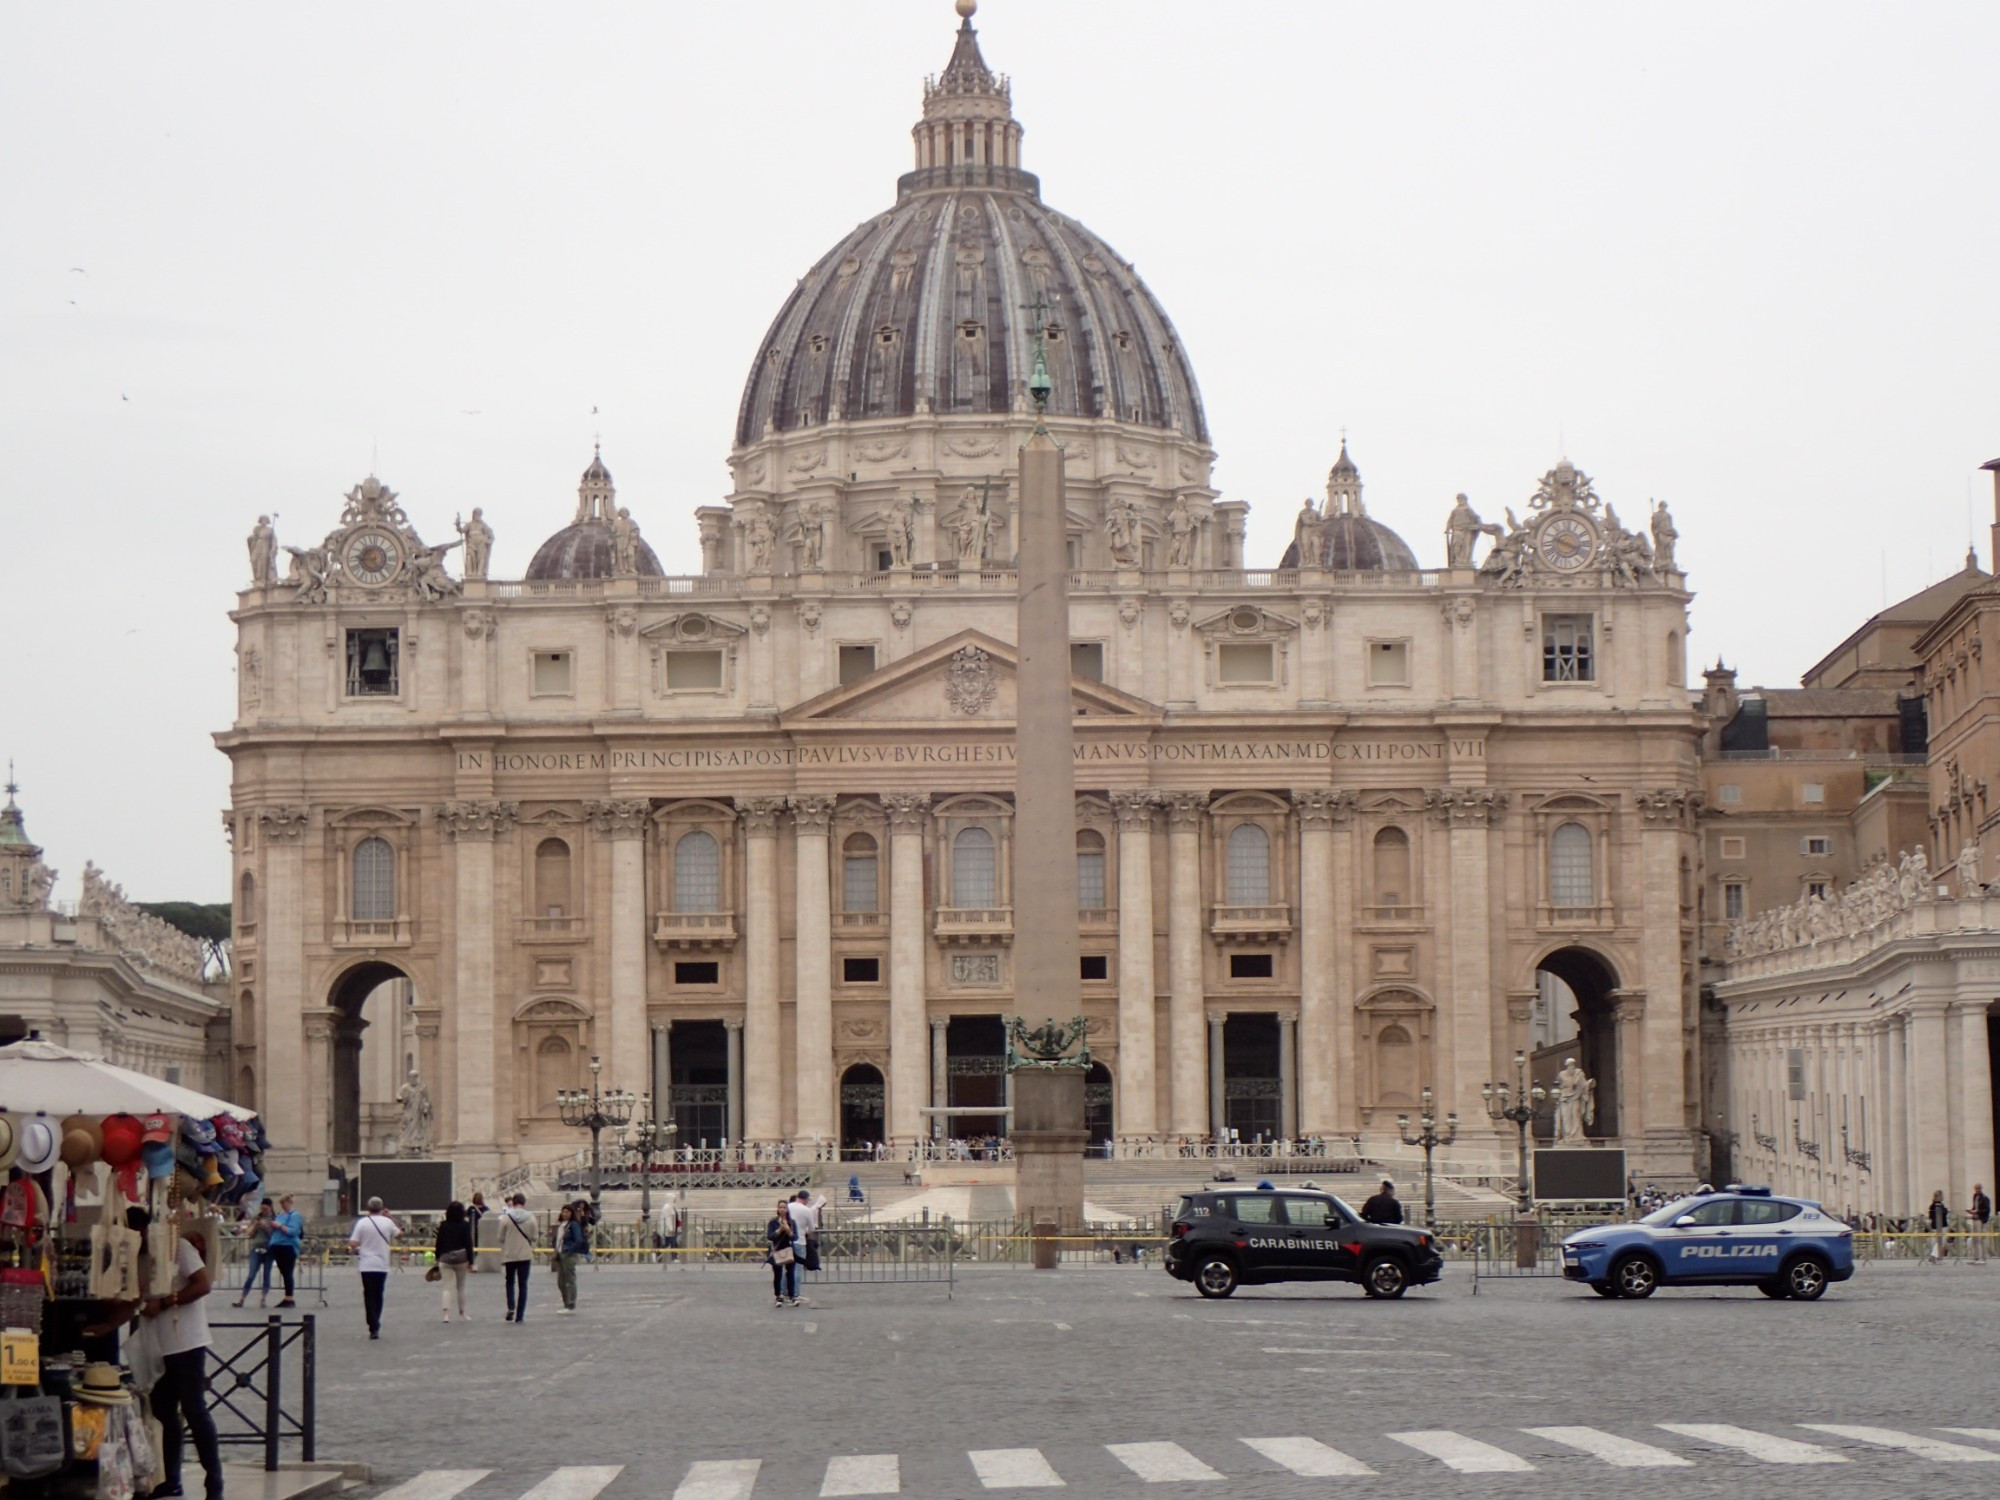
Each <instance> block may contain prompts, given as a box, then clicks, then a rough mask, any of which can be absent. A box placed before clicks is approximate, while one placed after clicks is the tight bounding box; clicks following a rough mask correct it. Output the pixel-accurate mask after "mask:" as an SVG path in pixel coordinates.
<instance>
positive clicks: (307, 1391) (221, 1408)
mask: <svg viewBox="0 0 2000 1500" xmlns="http://www.w3.org/2000/svg"><path fill="white" fill-rule="evenodd" d="M208 1326H209V1331H210V1332H211V1333H213V1334H217V1335H226V1334H228V1333H229V1332H231V1331H235V1332H241V1333H245V1334H247V1335H248V1336H247V1337H246V1338H245V1339H244V1340H243V1341H242V1342H241V1343H240V1344H237V1345H236V1347H235V1348H233V1349H229V1348H226V1347H225V1344H226V1343H227V1340H226V1339H225V1338H222V1337H218V1338H217V1339H216V1341H215V1344H214V1346H213V1347H212V1348H211V1350H210V1353H211V1354H212V1355H213V1365H212V1368H211V1369H210V1371H209V1377H208V1411H209V1415H210V1416H212V1417H214V1418H215V1429H216V1436H217V1437H218V1438H219V1439H220V1440H221V1441H222V1442H224V1443H230V1444H239V1445H246V1446H247V1445H250V1444H255V1445H257V1446H259V1447H261V1448H262V1449H263V1450H264V1468H265V1471H266V1472H267V1473H269V1472H275V1471H276V1470H277V1467H278V1445H279V1444H280V1443H282V1442H284V1441H286V1440H287V1439H296V1440H297V1441H298V1443H299V1446H300V1449H301V1452H300V1454H299V1457H300V1458H301V1459H303V1460H304V1461H305V1462H306V1463H311V1462H312V1461H313V1458H314V1450H315V1447H316V1445H317V1442H318V1425H317V1416H316V1413H315V1406H316V1398H317V1388H318V1371H317V1354H318V1333H317V1330H316V1329H315V1327H314V1324H313V1314H311V1313H306V1314H305V1315H304V1316H303V1317H301V1318H299V1319H298V1321H296V1322H287V1321H286V1320H285V1319H283V1318H281V1317H278V1316H276V1315H275V1314H274V1315H273V1316H271V1317H269V1318H266V1319H264V1320H263V1321H262V1322H253V1323H233V1322H217V1323H210V1324H209V1325H208ZM295 1350H296V1351H297V1353H296V1362H297V1365H298V1372H297V1378H296V1381H295V1382H293V1383H291V1388H292V1389H294V1390H296V1392H297V1396H296V1398H295V1399H296V1406H295V1408H294V1409H292V1410H287V1409H286V1406H285V1399H286V1389H287V1385H288V1382H287V1381H286V1379H285V1359H286V1355H287V1354H289V1353H291V1352H292V1351H295Z"/></svg>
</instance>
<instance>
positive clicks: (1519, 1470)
mask: <svg viewBox="0 0 2000 1500" xmlns="http://www.w3.org/2000/svg"><path fill="white" fill-rule="evenodd" d="M1385 1435H1386V1436H1387V1437H1388V1438H1389V1439H1390V1440H1391V1441H1392V1442H1397V1443H1401V1444H1403V1445H1404V1446H1405V1447H1408V1448H1414V1449H1416V1450H1417V1452H1419V1453H1428V1454H1429V1455H1430V1456H1431V1457H1432V1458H1435V1459H1437V1460H1438V1461H1439V1462H1441V1463H1442V1464H1444V1465H1445V1467H1446V1468H1450V1469H1456V1470H1458V1472H1459V1473H1461V1474H1526V1473H1532V1472H1533V1471H1534V1467H1535V1466H1534V1465H1533V1464H1531V1463H1529V1462H1528V1461H1527V1460H1526V1459H1525V1458H1522V1457H1521V1456H1520V1455H1519V1454H1516V1453H1509V1452H1508V1451H1507V1450H1506V1449H1505V1448H1496V1447H1494V1446H1493V1445H1492V1444H1491V1443H1482V1442H1480V1441H1479V1439H1478V1438H1469V1437H1467V1436H1465V1435H1464V1434H1463V1433H1459V1432H1446V1431H1442V1430H1431V1431H1426V1432H1391V1433H1387V1434H1385Z"/></svg>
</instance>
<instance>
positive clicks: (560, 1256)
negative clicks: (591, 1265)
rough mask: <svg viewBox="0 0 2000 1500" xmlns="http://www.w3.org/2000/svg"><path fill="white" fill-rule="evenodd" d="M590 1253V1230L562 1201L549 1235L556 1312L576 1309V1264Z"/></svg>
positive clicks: (571, 1206)
mask: <svg viewBox="0 0 2000 1500" xmlns="http://www.w3.org/2000/svg"><path fill="white" fill-rule="evenodd" d="M589 1253H590V1231H589V1230H588V1229H586V1228H585V1227H584V1221H583V1219H582V1217H581V1216H579V1215H578V1213H577V1211H576V1209H575V1207H574V1206H573V1205H571V1204H568V1203H565V1204H564V1205H563V1206H562V1211H561V1212H560V1213H558V1214H557V1215H556V1227H555V1230H554V1232H553V1233H552V1234H551V1236H550V1246H549V1258H550V1259H551V1260H552V1261H554V1262H555V1268H556V1290H557V1291H558V1292H560V1293H561V1294H562V1306H561V1307H559V1308H557V1309H556V1311H557V1312H559V1313H573V1312H575V1311H576V1263H577V1262H578V1261H580V1260H582V1259H583V1258H584V1256H585V1255H587V1254H589Z"/></svg>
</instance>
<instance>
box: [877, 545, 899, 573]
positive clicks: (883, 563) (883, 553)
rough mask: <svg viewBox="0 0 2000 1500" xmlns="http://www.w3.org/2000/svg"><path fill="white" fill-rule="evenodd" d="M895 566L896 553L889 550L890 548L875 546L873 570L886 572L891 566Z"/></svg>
mask: <svg viewBox="0 0 2000 1500" xmlns="http://www.w3.org/2000/svg"><path fill="white" fill-rule="evenodd" d="M895 566H896V554H895V553H893V552H891V551H890V550H889V549H888V548H887V547H877V548H876V549H875V571H876V572H878V573H886V572H888V571H889V570H890V569H891V568H893V567H895Z"/></svg>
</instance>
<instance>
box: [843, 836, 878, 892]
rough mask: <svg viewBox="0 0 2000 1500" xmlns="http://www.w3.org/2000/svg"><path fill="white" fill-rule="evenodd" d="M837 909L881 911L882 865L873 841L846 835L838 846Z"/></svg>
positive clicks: (868, 837)
mask: <svg viewBox="0 0 2000 1500" xmlns="http://www.w3.org/2000/svg"><path fill="white" fill-rule="evenodd" d="M840 860H841V863H840V909H841V910H842V911H853V912H875V911H880V910H881V909H882V864H881V855H880V854H879V853H877V852H876V848H875V840H874V839H873V837H871V836H870V835H868V834H865V833H850V834H849V835H848V836H847V841H846V842H845V843H843V844H842V845H841V846H840Z"/></svg>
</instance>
